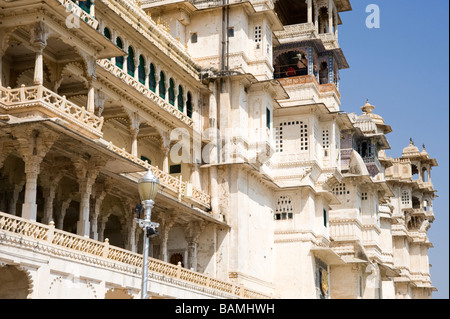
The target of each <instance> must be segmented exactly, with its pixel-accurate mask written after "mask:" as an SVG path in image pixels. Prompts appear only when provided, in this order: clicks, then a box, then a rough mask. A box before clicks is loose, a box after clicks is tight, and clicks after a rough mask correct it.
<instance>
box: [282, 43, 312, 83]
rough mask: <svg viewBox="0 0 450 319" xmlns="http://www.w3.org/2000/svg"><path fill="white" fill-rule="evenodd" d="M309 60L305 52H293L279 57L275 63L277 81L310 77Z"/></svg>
mask: <svg viewBox="0 0 450 319" xmlns="http://www.w3.org/2000/svg"><path fill="white" fill-rule="evenodd" d="M308 63H309V62H308V58H307V55H306V53H305V52H303V51H300V50H293V51H288V52H284V53H282V54H280V55H278V56H277V58H276V59H275V63H274V68H275V74H274V77H275V78H276V79H279V78H288V77H292V76H301V75H308Z"/></svg>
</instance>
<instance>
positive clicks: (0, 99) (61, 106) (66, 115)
mask: <svg viewBox="0 0 450 319" xmlns="http://www.w3.org/2000/svg"><path fill="white" fill-rule="evenodd" d="M36 107H38V108H39V111H41V112H42V113H44V114H46V115H47V116H49V117H55V116H56V117H60V118H62V119H64V120H66V121H68V122H70V123H73V124H76V126H77V127H75V130H77V131H84V133H86V132H89V133H93V134H94V136H95V137H101V136H102V135H103V133H102V131H101V130H102V126H103V117H98V116H96V115H95V114H93V113H90V112H88V111H87V110H86V108H85V107H80V106H78V105H76V104H74V103H72V102H70V101H68V100H67V99H66V98H65V96H59V95H58V94H56V93H54V92H52V91H50V90H49V89H47V88H46V87H44V86H42V85H36V86H30V87H26V86H25V85H22V86H21V87H20V88H18V89H11V88H10V87H8V88H5V87H2V86H0V108H4V109H5V111H6V113H7V114H17V113H20V112H24V111H28V110H32V109H35V108H36ZM90 135H92V134H90Z"/></svg>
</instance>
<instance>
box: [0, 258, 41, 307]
mask: <svg viewBox="0 0 450 319" xmlns="http://www.w3.org/2000/svg"><path fill="white" fill-rule="evenodd" d="M32 287H33V284H32V280H31V276H30V274H29V273H28V272H27V271H25V270H22V269H20V268H18V267H16V266H12V265H4V266H3V267H0V299H26V298H27V297H28V296H29V295H30V293H31V292H32Z"/></svg>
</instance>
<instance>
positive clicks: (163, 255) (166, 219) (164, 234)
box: [160, 212, 178, 262]
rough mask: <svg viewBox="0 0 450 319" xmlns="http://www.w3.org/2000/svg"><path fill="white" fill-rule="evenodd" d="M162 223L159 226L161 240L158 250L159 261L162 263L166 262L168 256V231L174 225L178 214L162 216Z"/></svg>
mask: <svg viewBox="0 0 450 319" xmlns="http://www.w3.org/2000/svg"><path fill="white" fill-rule="evenodd" d="M162 216H163V217H162V222H161V225H160V230H161V231H160V240H161V249H160V259H161V260H162V261H165V262H168V261H169V256H168V251H167V241H168V239H169V231H170V229H171V228H172V227H173V225H174V224H175V221H176V220H177V217H178V212H175V213H172V214H170V215H167V214H166V213H165V214H162Z"/></svg>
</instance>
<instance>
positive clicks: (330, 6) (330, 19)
mask: <svg viewBox="0 0 450 319" xmlns="http://www.w3.org/2000/svg"><path fill="white" fill-rule="evenodd" d="M333 5H334V3H333V0H328V33H333Z"/></svg>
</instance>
